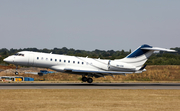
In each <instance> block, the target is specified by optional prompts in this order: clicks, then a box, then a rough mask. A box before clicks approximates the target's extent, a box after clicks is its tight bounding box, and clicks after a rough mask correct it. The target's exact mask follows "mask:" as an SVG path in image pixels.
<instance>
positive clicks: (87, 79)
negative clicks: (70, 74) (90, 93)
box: [82, 76, 93, 83]
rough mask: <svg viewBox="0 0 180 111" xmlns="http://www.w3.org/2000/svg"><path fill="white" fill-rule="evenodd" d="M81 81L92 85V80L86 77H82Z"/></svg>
mask: <svg viewBox="0 0 180 111" xmlns="http://www.w3.org/2000/svg"><path fill="white" fill-rule="evenodd" d="M82 81H83V82H88V83H92V82H93V79H92V78H87V77H85V76H83V77H82Z"/></svg>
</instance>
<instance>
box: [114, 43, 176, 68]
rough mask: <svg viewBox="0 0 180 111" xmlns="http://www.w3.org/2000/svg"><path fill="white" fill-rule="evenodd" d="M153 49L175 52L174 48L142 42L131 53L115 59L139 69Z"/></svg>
mask: <svg viewBox="0 0 180 111" xmlns="http://www.w3.org/2000/svg"><path fill="white" fill-rule="evenodd" d="M154 51H168V52H176V51H174V50H170V49H165V48H158V47H152V46H149V45H147V44H144V45H142V46H140V47H138V48H137V49H136V50H135V51H133V52H132V53H131V54H129V55H128V56H126V57H125V58H123V59H120V60H117V61H119V62H124V63H128V64H131V65H133V66H135V67H136V69H141V68H142V66H143V64H144V63H145V62H146V61H147V60H148V58H149V57H150V56H151V55H152V54H153V52H154Z"/></svg>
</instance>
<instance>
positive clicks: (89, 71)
mask: <svg viewBox="0 0 180 111" xmlns="http://www.w3.org/2000/svg"><path fill="white" fill-rule="evenodd" d="M64 71H65V72H72V73H73V72H74V73H93V74H132V73H133V72H118V71H96V70H77V69H66V68H65V69H64Z"/></svg>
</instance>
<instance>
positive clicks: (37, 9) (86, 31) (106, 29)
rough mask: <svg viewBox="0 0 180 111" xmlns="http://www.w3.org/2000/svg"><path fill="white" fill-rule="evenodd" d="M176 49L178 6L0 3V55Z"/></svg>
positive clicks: (75, 0) (145, 1) (65, 0)
mask: <svg viewBox="0 0 180 111" xmlns="http://www.w3.org/2000/svg"><path fill="white" fill-rule="evenodd" d="M143 44H149V45H151V46H156V47H162V48H174V47H180V0H0V49H1V48H7V49H11V48H14V49H19V48H38V49H44V48H48V49H53V48H62V47H67V48H73V49H79V50H89V51H92V50H95V49H99V50H116V51H117V50H122V49H123V50H125V51H129V50H130V49H131V50H134V49H136V48H137V47H139V46H141V45H143Z"/></svg>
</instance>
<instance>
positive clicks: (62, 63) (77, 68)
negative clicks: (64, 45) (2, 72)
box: [4, 44, 176, 83]
mask: <svg viewBox="0 0 180 111" xmlns="http://www.w3.org/2000/svg"><path fill="white" fill-rule="evenodd" d="M154 51H167V52H176V51H175V50H170V49H165V48H158V47H152V46H149V45H146V44H144V45H142V46H140V47H138V48H137V49H136V50H135V51H133V52H132V53H131V54H129V55H127V56H126V57H125V58H123V59H115V60H104V59H100V58H99V59H94V58H88V57H76V56H68V55H58V54H52V53H40V52H32V51H21V52H18V53H16V54H15V55H11V56H9V57H7V58H5V59H4V61H5V62H8V63H10V64H15V65H16V66H18V65H22V66H32V67H41V68H49V69H52V70H55V71H59V72H66V73H70V74H78V75H82V81H83V82H88V83H92V82H93V79H92V78H93V77H95V78H99V77H104V78H105V76H112V77H114V75H126V74H132V73H142V72H144V71H146V69H145V67H146V65H143V64H144V63H145V62H146V61H147V60H148V58H149V57H150V56H151V55H152V54H153V52H154ZM16 69H17V68H16ZM15 74H16V75H18V72H17V71H16V72H15Z"/></svg>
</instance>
